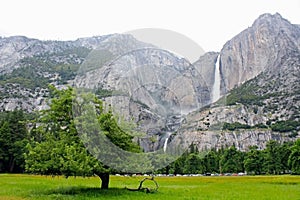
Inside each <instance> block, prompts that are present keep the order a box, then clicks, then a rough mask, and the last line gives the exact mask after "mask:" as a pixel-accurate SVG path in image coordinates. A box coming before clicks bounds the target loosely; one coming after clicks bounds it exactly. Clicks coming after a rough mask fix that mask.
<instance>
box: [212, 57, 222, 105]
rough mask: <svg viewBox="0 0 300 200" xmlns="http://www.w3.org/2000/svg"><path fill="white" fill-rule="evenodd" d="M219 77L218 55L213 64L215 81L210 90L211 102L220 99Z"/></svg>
mask: <svg viewBox="0 0 300 200" xmlns="http://www.w3.org/2000/svg"><path fill="white" fill-rule="evenodd" d="M220 88H221V76H220V54H219V55H218V58H217V62H216V64H215V81H214V85H213V89H212V102H216V101H217V100H218V99H219V98H220V97H221V91H220V90H221V89H220Z"/></svg>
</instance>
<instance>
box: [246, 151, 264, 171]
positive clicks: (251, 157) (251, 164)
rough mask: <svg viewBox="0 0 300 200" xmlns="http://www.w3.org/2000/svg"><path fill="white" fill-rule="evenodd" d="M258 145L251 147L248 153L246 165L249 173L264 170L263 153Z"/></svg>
mask: <svg viewBox="0 0 300 200" xmlns="http://www.w3.org/2000/svg"><path fill="white" fill-rule="evenodd" d="M257 148H258V147H257V146H252V147H250V150H249V151H248V152H247V153H246V156H245V160H244V166H245V170H246V171H247V172H248V173H251V172H253V173H255V174H261V172H262V170H263V162H264V158H263V154H262V152H261V151H259V150H258V149H257Z"/></svg>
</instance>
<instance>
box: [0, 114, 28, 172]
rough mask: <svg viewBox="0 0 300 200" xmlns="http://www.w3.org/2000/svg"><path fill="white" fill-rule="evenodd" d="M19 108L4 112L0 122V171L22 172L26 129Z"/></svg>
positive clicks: (23, 117)
mask: <svg viewBox="0 0 300 200" xmlns="http://www.w3.org/2000/svg"><path fill="white" fill-rule="evenodd" d="M24 121H25V115H24V113H23V111H21V110H14V111H10V112H6V113H5V116H4V117H3V119H2V121H1V122H0V172H10V173H12V172H23V170H24V156H23V154H24V153H25V149H26V148H25V146H26V144H27V142H28V140H27V137H28V135H27V130H26V126H25V123H24Z"/></svg>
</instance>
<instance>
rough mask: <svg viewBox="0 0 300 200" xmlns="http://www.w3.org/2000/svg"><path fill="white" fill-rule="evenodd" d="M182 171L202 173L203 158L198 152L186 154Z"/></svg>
mask: <svg viewBox="0 0 300 200" xmlns="http://www.w3.org/2000/svg"><path fill="white" fill-rule="evenodd" d="M183 172H184V173H185V174H202V173H203V172H204V165H203V160H202V159H201V157H200V155H199V154H196V153H190V154H189V155H188V157H187V158H186V162H185V165H184V170H183Z"/></svg>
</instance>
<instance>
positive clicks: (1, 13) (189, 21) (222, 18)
mask: <svg viewBox="0 0 300 200" xmlns="http://www.w3.org/2000/svg"><path fill="white" fill-rule="evenodd" d="M0 5H1V7H0V35H1V36H10V35H25V36H28V37H32V38H38V39H55V40H73V39H76V38H79V37H87V36H95V35H104V34H110V33H116V32H117V33H122V32H126V31H130V30H133V29H139V28H163V29H169V30H172V31H176V32H179V33H181V34H184V35H185V36H187V37H189V38H191V39H192V40H194V41H195V42H197V43H198V44H199V45H200V46H201V47H203V49H204V50H205V51H219V50H220V49H221V48H222V46H223V45H224V43H225V42H226V41H227V40H229V39H230V38H232V37H233V36H234V35H236V34H238V33H239V32H241V31H242V30H243V29H245V28H247V27H248V26H251V24H252V23H253V21H254V20H255V19H256V18H257V17H258V16H259V15H260V14H263V13H272V14H274V13H275V12H279V13H280V14H281V15H282V16H283V17H284V18H286V19H288V20H289V21H290V22H292V23H295V24H300V0H286V1H284V0H247V1H243V0H206V1H201V0H185V1H177V0H105V1H101V0H95V1H93V0H78V1H77V0H73V1H68V0H49V1H48V0H7V1H2V2H1V4H0Z"/></svg>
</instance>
